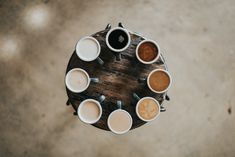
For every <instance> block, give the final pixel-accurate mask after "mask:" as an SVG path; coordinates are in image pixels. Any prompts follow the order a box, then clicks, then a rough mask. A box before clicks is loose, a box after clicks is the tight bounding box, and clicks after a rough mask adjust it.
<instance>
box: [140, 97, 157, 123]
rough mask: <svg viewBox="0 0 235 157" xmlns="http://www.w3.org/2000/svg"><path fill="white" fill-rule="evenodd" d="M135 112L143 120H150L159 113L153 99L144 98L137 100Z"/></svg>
mask: <svg viewBox="0 0 235 157" xmlns="http://www.w3.org/2000/svg"><path fill="white" fill-rule="evenodd" d="M137 112H138V113H139V116H140V117H141V118H143V119H144V120H152V119H153V118H155V117H156V116H157V114H158V113H159V106H158V104H157V103H156V102H155V101H154V100H152V99H150V98H146V99H143V100H141V101H140V102H139V105H138V108H137Z"/></svg>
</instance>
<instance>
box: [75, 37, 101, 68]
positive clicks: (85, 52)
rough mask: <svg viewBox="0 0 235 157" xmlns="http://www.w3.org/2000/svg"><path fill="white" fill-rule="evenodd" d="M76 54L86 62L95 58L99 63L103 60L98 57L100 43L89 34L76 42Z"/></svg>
mask: <svg viewBox="0 0 235 157" xmlns="http://www.w3.org/2000/svg"><path fill="white" fill-rule="evenodd" d="M75 49H76V54H77V56H78V57H79V58H80V59H81V60H83V61H86V62H91V61H94V60H97V61H98V63H99V64H101V65H102V64H104V62H103V60H102V59H101V58H100V57H99V55H100V49H101V48H100V44H99V42H98V41H97V40H96V39H95V38H94V37H91V36H85V37H83V38H81V39H80V40H79V41H78V42H77V44H76V48H75Z"/></svg>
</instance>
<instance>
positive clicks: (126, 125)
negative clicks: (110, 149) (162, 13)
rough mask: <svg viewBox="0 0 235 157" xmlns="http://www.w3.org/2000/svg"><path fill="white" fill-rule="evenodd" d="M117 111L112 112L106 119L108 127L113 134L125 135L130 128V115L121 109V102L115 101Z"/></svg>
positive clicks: (131, 121)
mask: <svg viewBox="0 0 235 157" xmlns="http://www.w3.org/2000/svg"><path fill="white" fill-rule="evenodd" d="M117 107H118V109H116V110H114V111H113V112H112V113H111V114H110V115H109V117H108V127H109V129H110V130H111V131H112V132H113V133H115V134H119V135H120V134H124V133H127V132H128V131H129V130H130V129H131V127H132V123H133V120H132V117H131V115H130V114H129V113H128V112H127V111H125V110H123V109H122V102H121V101H117Z"/></svg>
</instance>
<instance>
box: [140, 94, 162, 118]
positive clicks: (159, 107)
mask: <svg viewBox="0 0 235 157" xmlns="http://www.w3.org/2000/svg"><path fill="white" fill-rule="evenodd" d="M145 99H151V100H153V101H155V102H156V104H157V106H158V109H159V110H158V113H157V114H156V116H155V117H154V118H152V119H149V120H147V119H144V118H143V117H141V116H140V114H139V112H138V107H139V105H140V102H142V101H143V100H145ZM160 110H161V106H160V104H159V102H158V101H157V100H156V99H155V98H153V97H143V98H141V99H140V100H139V101H138V102H137V104H136V107H135V112H136V114H137V116H138V117H139V118H140V119H141V120H142V121H145V122H151V121H153V120H155V119H156V118H157V117H158V116H159V115H160Z"/></svg>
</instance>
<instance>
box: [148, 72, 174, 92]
mask: <svg viewBox="0 0 235 157" xmlns="http://www.w3.org/2000/svg"><path fill="white" fill-rule="evenodd" d="M156 71H162V72H165V73H166V74H167V75H168V76H169V79H170V82H169V85H168V87H167V88H166V89H164V90H163V91H156V90H154V89H153V88H152V87H151V86H150V83H149V79H150V76H151V75H152V74H153V73H154V72H156ZM171 83H172V78H171V75H170V73H169V72H168V71H167V70H164V69H154V70H152V71H151V72H150V73H149V75H148V78H147V84H148V87H149V89H150V90H151V91H152V92H154V93H157V94H161V93H164V92H166V91H168V89H169V88H170V87H171Z"/></svg>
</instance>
